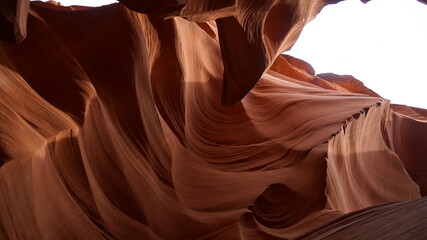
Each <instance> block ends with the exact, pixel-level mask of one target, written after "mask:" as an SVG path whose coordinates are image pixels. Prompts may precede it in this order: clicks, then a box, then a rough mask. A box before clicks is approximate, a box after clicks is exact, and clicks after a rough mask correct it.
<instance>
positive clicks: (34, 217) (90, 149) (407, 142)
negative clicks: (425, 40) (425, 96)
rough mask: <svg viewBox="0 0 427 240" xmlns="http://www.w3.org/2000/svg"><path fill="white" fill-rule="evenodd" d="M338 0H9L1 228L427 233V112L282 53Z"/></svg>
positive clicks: (251, 234) (0, 62)
mask: <svg viewBox="0 0 427 240" xmlns="http://www.w3.org/2000/svg"><path fill="white" fill-rule="evenodd" d="M336 2H338V1H325V2H324V1H321V0H300V1H297V0H290V1H284V0H283V1H281V0H277V1H273V0H271V1H255V0H239V1H209V0H205V1H202V0H188V1H185V0H176V1H173V0H162V1H158V0H149V1H136V0H123V1H121V3H119V4H113V5H108V6H103V7H99V8H87V7H81V6H71V7H62V6H60V5H59V4H56V3H41V2H31V4H30V7H29V9H28V4H29V3H28V1H25V0H17V1H15V0H7V1H5V2H3V3H2V5H0V6H1V8H0V26H2V28H0V34H1V35H0V37H1V39H2V40H3V41H2V42H0V83H1V84H0V93H1V94H0V99H1V101H0V164H1V165H2V166H1V168H0V213H1V214H0V239H289V238H307V239H321V238H331V239H350V238H355V239H391V238H400V239H423V238H426V237H427V231H425V229H426V226H427V218H425V216H426V214H427V202H426V199H425V198H422V196H424V195H426V194H427V178H426V176H427V164H426V158H427V147H426V142H427V110H424V109H418V108H412V107H408V106H403V105H393V104H390V102H389V101H388V100H385V99H383V98H381V97H380V96H378V94H376V93H375V92H373V91H372V90H370V89H369V88H367V87H365V86H364V85H363V83H362V82H360V81H359V80H357V79H355V78H353V77H351V76H339V75H335V74H330V73H328V74H316V72H315V70H314V69H313V68H312V67H311V66H310V65H309V64H308V63H306V62H304V61H302V60H300V59H296V58H293V57H291V56H287V55H281V53H282V52H283V51H284V50H287V49H289V48H290V47H291V46H292V45H293V43H294V42H295V41H296V40H297V37H298V35H299V33H300V32H301V30H302V28H303V26H304V25H305V24H307V22H308V21H309V20H311V19H312V18H314V17H315V15H316V14H317V13H318V12H319V11H320V10H321V8H322V7H323V6H325V5H326V4H327V3H336ZM27 14H28V15H27ZM25 19H28V21H27V24H25ZM3 26H6V27H3ZM18 42H19V43H18Z"/></svg>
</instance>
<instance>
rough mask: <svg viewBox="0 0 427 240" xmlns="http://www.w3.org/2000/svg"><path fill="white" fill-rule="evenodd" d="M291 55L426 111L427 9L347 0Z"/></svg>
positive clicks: (321, 18) (402, 1)
mask: <svg viewBox="0 0 427 240" xmlns="http://www.w3.org/2000/svg"><path fill="white" fill-rule="evenodd" d="M288 54H290V55H293V56H295V57H298V58H301V59H303V60H305V61H307V62H308V63H310V64H311V65H312V66H313V67H314V69H315V70H316V73H323V72H333V73H336V74H350V75H353V76H354V77H356V78H357V79H359V80H361V81H363V83H364V84H365V86H367V87H369V88H371V89H372V90H374V91H375V92H377V93H378V94H380V95H381V96H382V97H384V98H387V99H390V100H391V101H392V102H393V103H399V104H405V105H409V106H414V107H421V108H426V109H427V73H426V71H427V5H424V4H422V3H419V2H418V1H416V0H372V1H371V2H368V3H367V4H363V3H361V2H360V1H359V0H347V1H344V2H341V3H338V4H336V5H329V6H327V7H325V8H324V9H323V10H322V12H321V13H320V14H319V15H318V16H317V17H316V19H314V20H313V21H312V22H311V23H309V24H308V25H307V26H306V27H305V29H304V30H303V32H302V34H301V36H300V38H299V39H298V41H297V43H296V44H295V45H294V47H293V48H292V49H291V51H290V52H288Z"/></svg>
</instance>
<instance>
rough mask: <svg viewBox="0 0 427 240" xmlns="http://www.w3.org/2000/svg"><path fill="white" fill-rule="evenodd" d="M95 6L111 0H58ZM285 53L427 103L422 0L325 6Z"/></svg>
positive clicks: (399, 97) (426, 18) (396, 96)
mask: <svg viewBox="0 0 427 240" xmlns="http://www.w3.org/2000/svg"><path fill="white" fill-rule="evenodd" d="M59 2H61V3H62V4H63V5H66V6H67V5H85V6H99V5H105V4H110V3H112V2H115V1H114V0H59ZM288 54H290V55H293V56H295V57H298V58H301V59H303V60H305V61H307V62H309V63H310V64H311V65H312V66H313V67H314V69H315V70H316V73H323V72H333V73H336V74H350V75H353V76H354V77H356V78H358V79H359V80H361V81H363V82H364V84H365V86H367V87H369V88H371V89H372V90H374V91H375V92H377V93H378V94H380V95H381V96H383V97H384V98H387V99H390V100H391V101H392V102H393V103H399V104H406V105H410V106H414V107H421V108H426V109H427V74H426V72H425V71H427V61H426V60H427V5H423V4H421V3H419V2H418V1H416V0H372V1H371V2H369V3H367V4H363V3H361V2H360V0H346V1H344V2H341V3H338V4H336V5H329V6H327V7H325V8H324V9H323V10H322V12H321V13H320V14H319V15H318V16H317V17H316V19H314V20H313V21H312V22H311V23H309V24H308V25H307V26H306V27H305V29H304V30H303V32H302V34H301V36H300V38H299V39H298V41H297V43H296V44H295V46H294V47H293V48H292V50H291V51H290V52H288Z"/></svg>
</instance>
